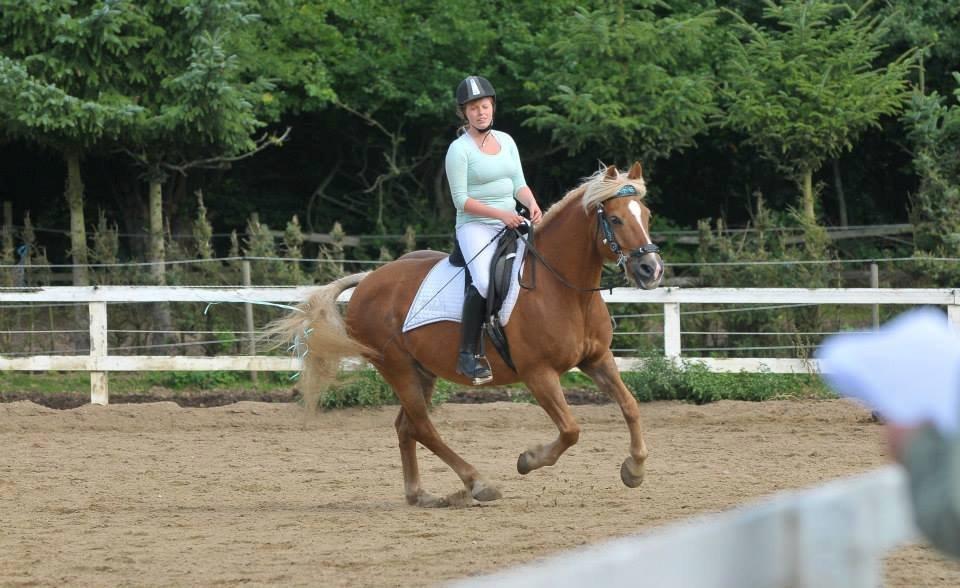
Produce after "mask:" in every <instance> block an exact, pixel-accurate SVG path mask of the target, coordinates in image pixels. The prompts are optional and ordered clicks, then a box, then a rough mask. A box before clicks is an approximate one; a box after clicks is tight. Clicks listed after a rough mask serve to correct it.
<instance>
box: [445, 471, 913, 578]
mask: <svg viewBox="0 0 960 588" xmlns="http://www.w3.org/2000/svg"><path fill="white" fill-rule="evenodd" d="M908 491H909V490H908V486H907V481H906V475H905V473H904V472H903V470H902V469H901V468H900V467H899V466H887V467H884V468H881V469H878V470H875V471H872V472H869V473H866V474H863V475H860V476H857V477H853V478H846V479H840V480H835V481H832V482H829V483H827V484H824V485H822V486H819V487H816V488H812V489H809V490H803V491H796V492H782V493H779V494H776V495H775V496H773V497H771V498H768V499H766V500H762V501H760V502H758V503H754V504H751V505H747V506H744V507H740V508H736V509H734V510H731V511H727V512H724V513H720V514H715V515H705V516H701V517H697V518H694V519H691V520H689V521H684V522H681V523H678V524H673V525H670V526H667V527H664V528H661V529H659V530H654V531H651V532H649V533H644V534H641V535H634V536H629V537H624V538H622V539H617V540H614V541H609V542H606V543H602V544H598V545H593V546H590V547H587V548H582V549H578V550H574V551H570V552H567V553H563V554H560V555H556V556H553V557H551V558H548V559H544V560H541V561H539V562H535V563H533V564H528V565H523V566H520V567H517V568H514V569H510V570H506V571H503V572H499V573H496V574H492V575H489V576H481V577H476V578H470V579H466V580H462V581H458V582H456V583H454V584H453V586H455V587H456V588H481V587H484V588H485V587H493V586H496V587H497V588H535V587H543V588H580V587H581V586H590V587H592V588H606V587H620V586H649V587H651V588H745V587H750V588H786V587H790V588H876V587H877V586H881V585H882V584H883V560H882V558H883V556H884V555H885V554H886V553H887V552H889V551H890V550H891V549H893V548H895V547H897V546H898V545H902V544H904V543H907V542H910V541H912V540H913V539H915V538H916V536H917V531H916V529H915V527H914V524H913V515H912V510H911V507H910V502H909V499H908Z"/></svg>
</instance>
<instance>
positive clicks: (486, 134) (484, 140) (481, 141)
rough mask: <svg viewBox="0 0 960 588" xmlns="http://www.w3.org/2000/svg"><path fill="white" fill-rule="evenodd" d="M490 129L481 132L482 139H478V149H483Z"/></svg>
mask: <svg viewBox="0 0 960 588" xmlns="http://www.w3.org/2000/svg"><path fill="white" fill-rule="evenodd" d="M490 134H491V131H487V132H486V133H484V134H483V139H480V149H481V150H483V146H484V144H485V143H486V142H487V138H488V137H489V136H490Z"/></svg>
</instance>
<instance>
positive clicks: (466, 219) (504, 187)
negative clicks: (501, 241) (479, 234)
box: [445, 131, 527, 227]
mask: <svg viewBox="0 0 960 588" xmlns="http://www.w3.org/2000/svg"><path fill="white" fill-rule="evenodd" d="M491 132H492V133H493V136H494V137H495V138H496V139H497V142H498V143H500V152H499V153H497V154H496V155H490V154H487V153H484V152H483V151H480V148H479V147H477V144H476V143H475V142H474V140H473V138H472V137H470V135H468V134H467V133H464V134H462V135H460V136H459V137H458V138H457V139H456V140H454V141H453V142H452V143H450V147H449V149H447V158H446V162H445V165H446V171H447V181H448V182H449V183H450V195H451V196H452V198H453V205H454V207H456V209H457V227H461V226H463V225H465V224H467V223H471V222H482V223H490V224H496V223H498V222H500V221H498V220H496V219H493V218H489V217H485V216H476V215H473V214H469V213H467V212H465V211H464V210H463V205H464V203H466V201H467V198H473V199H474V200H477V201H479V202H482V203H483V204H486V205H487V206H492V207H494V208H498V209H500V210H503V211H513V210H514V209H515V207H516V204H515V199H516V196H517V193H518V192H519V191H520V189H521V188H523V187H524V186H526V185H527V181H526V179H524V177H523V168H522V167H521V165H520V153H519V152H518V151H517V144H516V143H514V142H513V138H512V137H511V136H510V135H508V134H507V133H503V132H500V131H491Z"/></svg>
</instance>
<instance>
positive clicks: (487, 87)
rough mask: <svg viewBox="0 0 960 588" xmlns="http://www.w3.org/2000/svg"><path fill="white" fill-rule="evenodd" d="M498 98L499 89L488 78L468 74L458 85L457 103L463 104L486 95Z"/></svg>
mask: <svg viewBox="0 0 960 588" xmlns="http://www.w3.org/2000/svg"><path fill="white" fill-rule="evenodd" d="M488 96H489V97H490V98H493V99H494V100H496V99H497V91H496V90H494V89H493V84H491V83H490V82H489V81H487V78H481V77H480V76H468V77H467V78H466V79H464V80H463V81H462V82H460V85H459V86H457V104H458V105H460V106H463V105H464V104H466V103H467V102H471V101H473V100H478V99H480V98H486V97H488Z"/></svg>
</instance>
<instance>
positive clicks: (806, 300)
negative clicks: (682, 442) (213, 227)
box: [0, 286, 960, 404]
mask: <svg viewBox="0 0 960 588" xmlns="http://www.w3.org/2000/svg"><path fill="white" fill-rule="evenodd" d="M312 289H313V287H311V286H298V287H246V288H223V287H197V286H165V287H161V286H100V287H74V286H64V287H49V288H0V312H3V311H4V310H3V305H5V304H14V303H15V304H23V303H27V304H49V303H74V304H87V305H88V307H89V316H90V321H89V332H90V352H89V354H88V355H85V356H75V355H74V356H60V355H35V356H28V357H3V356H0V371H13V370H19V371H42V370H65V371H86V372H90V398H91V402H92V403H95V404H106V403H107V402H108V400H109V394H108V389H107V374H108V373H109V372H119V371H170V370H183V371H208V370H210V371H212V370H232V371H253V372H256V371H297V370H298V369H299V364H298V362H297V360H295V359H294V358H290V357H278V356H263V355H252V354H251V355H238V356H218V357H186V356H166V355H164V356H150V355H140V356H127V355H110V354H109V349H108V346H107V307H108V304H114V303H150V302H179V303H189V302H195V303H204V304H209V303H240V304H245V305H252V304H261V303H287V304H288V303H293V302H299V301H301V300H304V299H305V298H306V297H307V295H308V294H309V292H310V291H311V290H312ZM602 295H603V298H604V300H605V301H606V302H607V303H608V304H612V303H623V304H659V305H662V307H663V336H664V350H663V351H664V355H665V356H666V357H668V358H671V359H675V360H685V361H696V362H699V363H702V364H703V365H704V366H706V367H707V368H708V369H710V370H712V371H721V372H739V371H748V372H755V371H767V372H773V373H809V372H815V371H818V369H819V366H818V365H817V362H816V361H815V360H810V359H793V358H762V357H760V358H685V357H683V354H682V352H683V348H682V345H681V328H680V326H681V314H680V308H681V305H683V304H758V303H759V304H861V305H877V304H893V305H921V304H927V305H939V306H945V307H946V308H947V313H948V317H949V320H950V321H951V322H952V323H953V324H956V325H957V326H960V290H957V289H942V288H941V289H880V288H845V289H844V288H820V289H803V288H689V289H684V288H661V289H659V290H652V291H641V290H636V289H632V288H614V289H613V290H612V291H609V292H603V293H602ZM349 298H350V291H347V292H344V293H343V294H342V295H341V297H340V300H341V301H347V300H349ZM14 312H16V311H14ZM247 327H248V331H250V336H251V339H252V337H253V333H252V329H253V326H252V324H248V326H247ZM617 363H618V365H619V367H620V369H621V370H630V369H636V368H638V367H640V366H642V364H643V359H640V358H623V357H622V358H618V360H617Z"/></svg>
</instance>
